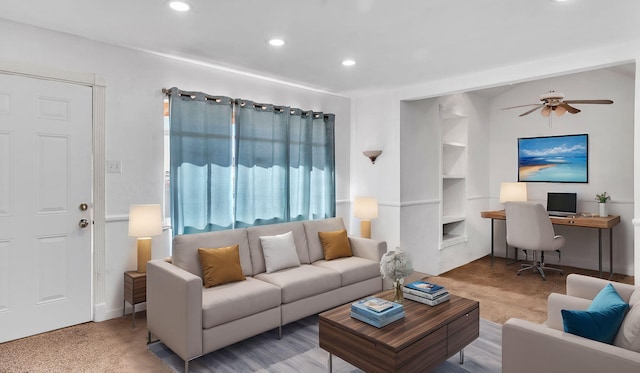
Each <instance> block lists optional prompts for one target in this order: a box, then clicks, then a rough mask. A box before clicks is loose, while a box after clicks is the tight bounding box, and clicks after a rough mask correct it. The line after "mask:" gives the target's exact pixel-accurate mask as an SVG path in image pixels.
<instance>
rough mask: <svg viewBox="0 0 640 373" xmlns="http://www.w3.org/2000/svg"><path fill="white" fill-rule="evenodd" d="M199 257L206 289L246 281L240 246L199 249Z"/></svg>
mask: <svg viewBox="0 0 640 373" xmlns="http://www.w3.org/2000/svg"><path fill="white" fill-rule="evenodd" d="M198 256H199V257H200V265H201V266H202V273H203V274H204V287H206V288H210V287H212V286H216V285H221V284H226V283H227V282H235V281H242V280H245V279H246V278H245V277H244V274H243V273H242V266H241V265H240V251H239V249H238V245H233V246H227V247H219V248H215V249H203V248H199V249H198Z"/></svg>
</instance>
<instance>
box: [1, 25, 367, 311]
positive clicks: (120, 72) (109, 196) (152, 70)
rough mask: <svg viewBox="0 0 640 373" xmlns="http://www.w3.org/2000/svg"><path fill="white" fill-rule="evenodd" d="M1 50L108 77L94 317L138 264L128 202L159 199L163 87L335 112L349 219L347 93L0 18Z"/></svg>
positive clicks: (118, 305)
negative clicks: (99, 285)
mask: <svg viewBox="0 0 640 373" xmlns="http://www.w3.org/2000/svg"><path fill="white" fill-rule="evenodd" d="M0 50H2V54H1V55H0V58H1V59H2V60H3V61H7V62H12V63H24V64H29V65H38V66H42V67H45V68H53V69H61V70H65V71H71V72H86V73H93V74H98V75H101V76H102V77H104V79H105V80H106V86H107V87H106V132H107V137H106V158H107V159H110V160H121V161H122V173H120V174H107V175H106V211H107V216H106V218H107V227H106V237H107V242H106V269H105V274H106V275H105V276H106V278H105V279H95V280H96V281H103V280H104V281H105V282H106V299H100V300H96V304H95V305H94V306H95V308H96V309H101V310H104V311H100V312H99V313H100V314H99V315H95V319H96V320H102V319H107V318H112V317H117V316H120V315H121V314H122V299H123V272H124V271H126V270H130V269H134V268H135V267H136V257H135V242H134V240H133V239H132V238H129V237H127V215H128V210H129V205H130V204H133V203H160V202H161V201H162V191H163V175H162V173H163V117H162V115H163V114H162V112H163V95H162V93H161V89H162V88H170V87H172V86H177V87H179V88H181V89H185V90H193V91H203V92H207V93H210V94H214V95H225V96H230V97H234V98H245V99H250V100H253V101H257V102H265V103H273V104H278V105H290V106H293V107H299V108H302V109H311V110H316V111H324V112H330V113H334V114H335V115H336V198H337V199H338V200H339V201H343V202H341V203H340V204H339V206H338V213H339V216H343V217H344V218H345V222H346V223H347V224H348V223H349V219H348V217H349V214H348V213H349V212H348V208H345V203H344V201H348V200H349V198H350V186H349V183H350V162H349V159H350V150H349V146H350V136H351V130H350V125H351V118H350V115H351V114H350V110H351V108H350V101H349V99H348V98H345V97H341V96H337V95H332V94H326V93H319V92H314V91H310V90H305V89H301V88H297V87H292V86H288V85H284V84H279V83H274V82H269V81H265V80H260V79H256V78H254V77H247V76H242V75H237V74H233V73H228V72H223V71H220V70H216V69H212V68H210V67H207V66H202V65H195V64H192V63H187V62H182V61H178V60H175V59H170V58H166V57H160V56H155V55H151V54H147V53H143V52H138V51H133V50H129V49H124V48H120V47H115V46H111V45H107V44H102V43H97V42H93V41H90V40H87V39H83V38H78V37H74V36H69V35H66V34H61V33H56V32H50V31H45V30H42V29H38V28H34V27H30V26H25V25H20V24H16V23H11V22H6V21H2V20H0ZM363 158H364V157H363ZM169 242H170V239H169V233H168V232H165V234H164V235H163V236H161V237H155V238H154V239H153V257H154V258H161V257H164V256H167V255H169V252H170V248H169Z"/></svg>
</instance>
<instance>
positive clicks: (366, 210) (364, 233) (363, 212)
mask: <svg viewBox="0 0 640 373" xmlns="http://www.w3.org/2000/svg"><path fill="white" fill-rule="evenodd" d="M354 215H355V216H356V218H360V219H361V220H360V236H361V237H364V238H371V219H375V218H377V217H378V200H376V199H375V198H374V197H356V199H355V202H354Z"/></svg>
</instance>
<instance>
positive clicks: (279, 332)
mask: <svg viewBox="0 0 640 373" xmlns="http://www.w3.org/2000/svg"><path fill="white" fill-rule="evenodd" d="M278 339H282V325H280V326H278Z"/></svg>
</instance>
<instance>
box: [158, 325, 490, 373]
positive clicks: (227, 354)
mask: <svg viewBox="0 0 640 373" xmlns="http://www.w3.org/2000/svg"><path fill="white" fill-rule="evenodd" d="M282 332H283V338H282V339H281V340H278V338H277V331H269V332H266V333H263V334H260V335H257V336H255V337H253V338H249V339H247V340H244V341H242V342H238V343H236V344H233V345H231V346H228V347H226V348H223V349H220V350H217V351H214V352H212V353H209V354H207V355H204V356H202V357H200V358H198V359H195V360H193V361H191V362H190V363H189V371H190V372H193V373H204V372H215V373H240V372H242V373H250V372H260V373H265V372H272V373H289V372H291V373H300V372H305V373H307V372H309V373H312V372H327V369H328V366H327V363H328V357H329V353H328V352H326V351H325V350H323V349H321V348H320V347H319V346H318V317H317V316H310V317H307V318H304V319H302V320H299V321H297V322H294V323H291V324H288V325H286V326H284V327H283V330H282ZM149 349H150V350H151V351H152V352H153V353H155V354H156V355H157V356H158V357H159V358H160V359H161V360H162V361H163V362H164V363H166V364H167V365H168V366H169V367H170V368H171V369H172V370H173V371H174V372H182V371H183V370H184V361H183V360H182V359H180V358H179V357H178V356H177V355H176V354H174V353H173V352H172V351H171V350H170V349H169V348H167V347H166V346H165V345H164V344H163V343H161V342H155V343H152V344H150V345H149ZM501 356H502V326H501V325H500V324H496V323H493V322H491V321H487V320H484V319H480V337H479V338H478V339H476V340H475V341H474V342H472V343H471V344H470V345H469V346H467V347H466V348H465V349H464V364H460V363H459V355H458V354H456V355H454V356H453V357H451V358H450V359H449V360H447V361H446V362H444V363H443V364H442V365H440V366H438V367H437V368H436V369H435V370H433V372H436V373H496V372H500V371H501V359H502V358H501ZM333 371H334V372H337V373H360V372H362V371H361V370H360V369H357V368H355V367H354V366H353V365H351V364H349V363H347V362H345V361H343V360H342V359H339V358H337V357H335V356H334V357H333Z"/></svg>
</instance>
